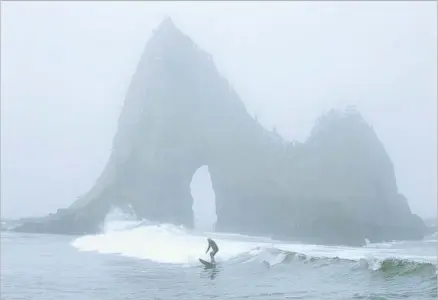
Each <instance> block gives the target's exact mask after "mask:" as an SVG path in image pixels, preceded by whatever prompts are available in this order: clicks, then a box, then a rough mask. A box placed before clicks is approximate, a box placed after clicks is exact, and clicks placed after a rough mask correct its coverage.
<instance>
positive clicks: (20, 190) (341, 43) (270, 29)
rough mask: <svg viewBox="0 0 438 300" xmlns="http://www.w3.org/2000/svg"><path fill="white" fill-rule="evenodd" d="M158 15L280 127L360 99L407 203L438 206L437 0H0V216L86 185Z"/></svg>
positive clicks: (297, 133)
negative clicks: (168, 20)
mask: <svg viewBox="0 0 438 300" xmlns="http://www.w3.org/2000/svg"><path fill="white" fill-rule="evenodd" d="M165 16H170V17H171V18H172V19H173V21H174V23H175V24H176V25H177V26H178V27H179V28H180V29H181V30H183V31H184V32H185V33H186V34H188V35H189V36H190V37H191V38H192V39H193V40H194V41H195V42H196V43H197V44H198V45H199V46H200V47H202V48H204V49H205V50H206V51H207V52H209V53H210V54H211V55H212V57H213V59H214V61H215V63H216V65H217V67H218V68H219V70H220V72H221V73H222V74H223V75H224V76H225V77H226V78H227V79H228V80H229V81H230V83H231V84H232V85H233V86H234V88H235V89H236V90H237V92H238V93H239V94H240V96H241V97H242V100H243V101H244V102H245V105H246V106H247V108H248V111H249V112H250V113H251V114H252V115H254V116H255V115H256V116H257V117H258V120H259V121H260V122H261V123H262V124H263V125H264V126H266V128H268V129H272V128H273V127H275V128H276V130H277V131H278V132H279V133H280V134H281V135H282V136H283V137H285V138H286V139H288V140H295V139H296V140H301V141H303V140H305V138H306V136H307V135H308V133H309V132H310V129H311V127H312V125H313V124H314V122H315V119H316V118H317V117H318V116H319V115H320V114H321V113H323V112H325V111H327V110H328V109H331V108H339V107H342V106H344V105H347V104H354V105H357V107H358V109H359V110H360V111H361V112H362V113H363V115H364V117H365V118H366V119H367V121H368V122H369V123H371V124H372V125H373V127H374V128H375V130H376V132H377V134H378V136H379V137H380V139H381V140H382V141H383V143H384V145H385V148H386V150H387V151H388V153H389V155H390V156H391V158H392V161H393V163H394V166H395V171H396V176H397V182H398V186H399V189H400V192H402V193H403V194H405V195H406V197H407V198H408V199H409V203H410V206H411V209H412V210H413V212H414V213H418V214H419V215H421V216H423V217H430V216H435V215H436V211H437V207H436V201H437V185H436V182H437V117H436V114H437V27H436V23H437V4H436V2H419V1H409V2H408V1H406V2H398V3H397V2H385V3H380V2H377V1H375V2H333V3H332V2H304V1H303V2H293V3H287V2H277V3H268V2H255V3H249V2H245V3H232V2H209V3H181V2H178V3H177V2H164V3H151V2H131V3H129V2H121V1H120V2H119V1H114V2H93V3H89V2H85V1H77V2H62V1H59V2H19V1H17V2H2V3H1V208H2V211H1V215H2V217H7V218H15V217H23V216H30V215H44V214H46V213H48V212H52V211H56V209H58V208H59V207H65V206H67V205H69V204H70V203H72V202H73V201H74V200H75V199H76V198H77V197H79V196H81V195H82V194H84V193H85V192H87V191H88V189H89V188H90V187H91V186H92V185H93V183H94V181H95V180H96V179H97V177H98V176H99V174H100V172H101V171H102V169H103V167H104V165H105V163H106V161H107V159H108V157H109V153H110V150H111V144H112V138H113V136H114V134H115V131H116V129H117V119H118V115H119V113H120V111H121V109H122V106H123V101H124V96H125V93H126V91H127V88H128V84H129V82H130V78H131V76H132V74H133V72H134V69H135V67H136V64H137V62H138V60H139V58H140V55H141V53H142V51H143V48H144V45H145V43H146V42H147V40H148V39H149V37H150V36H151V34H152V30H153V29H154V28H156V27H157V26H158V25H159V23H160V22H161V21H162V19H163V18H164V17H165ZM200 197H202V196H200Z"/></svg>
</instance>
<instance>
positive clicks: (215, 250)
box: [206, 240, 219, 262]
mask: <svg viewBox="0 0 438 300" xmlns="http://www.w3.org/2000/svg"><path fill="white" fill-rule="evenodd" d="M210 248H211V250H213V251H211V252H210V257H211V261H212V262H214V256H215V255H216V253H218V251H219V247H218V246H217V244H216V243H215V242H214V241H213V240H209V241H208V248H207V251H206V253H207V252H208V250H210Z"/></svg>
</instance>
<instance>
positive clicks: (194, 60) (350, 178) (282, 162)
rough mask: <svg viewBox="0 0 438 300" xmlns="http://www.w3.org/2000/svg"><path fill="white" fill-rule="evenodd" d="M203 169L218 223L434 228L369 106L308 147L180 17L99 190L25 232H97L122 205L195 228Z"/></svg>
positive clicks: (394, 235)
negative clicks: (253, 112) (249, 105)
mask: <svg viewBox="0 0 438 300" xmlns="http://www.w3.org/2000/svg"><path fill="white" fill-rule="evenodd" d="M203 165H208V167H209V170H210V174H211V179H212V184H213V188H214V191H215V194H216V209H217V217H218V220H217V224H216V230H218V231H227V232H239V233H245V234H254V235H269V236H272V237H274V238H282V239H295V240H299V241H302V242H313V243H324V244H348V245H362V244H363V243H364V242H365V239H368V240H370V241H384V240H393V239H419V238H422V237H423V235H424V233H425V225H424V223H423V222H422V220H421V219H420V218H419V217H418V216H416V215H413V214H412V213H411V211H410V209H409V206H408V203H407V200H406V199H405V197H404V196H403V195H400V194H399V192H398V189H397V184H396V179H395V175H394V169H393V166H392V163H391V160H390V158H389V156H388V154H387V153H386V151H385V149H384V147H383V145H382V143H381V142H380V141H379V139H378V137H377V136H376V134H375V132H374V130H373V129H372V128H371V127H370V126H369V125H368V124H367V123H366V122H365V121H364V119H363V118H362V117H361V115H360V114H359V112H357V111H356V110H355V109H349V110H346V111H333V112H331V113H329V114H327V115H325V116H322V117H321V118H320V119H319V120H318V122H317V124H316V125H315V127H314V129H313V130H312V133H311V135H310V137H309V139H308V140H307V141H306V142H305V143H291V142H287V141H284V140H283V139H282V138H281V137H279V136H278V135H277V134H276V133H275V132H271V131H268V130H266V129H265V128H263V127H262V126H261V125H260V124H259V123H258V122H257V121H256V120H254V119H253V118H252V117H251V116H250V115H249V114H248V112H247V111H246V108H245V106H244V104H243V102H242V101H241V99H240V98H239V96H238V94H237V93H236V92H235V91H234V90H233V89H232V88H231V86H230V84H229V83H228V82H227V80H226V79H225V78H223V77H222V76H221V75H220V74H219V72H218V71H217V69H216V67H215V65H214V63H213V60H212V58H211V56H210V55H209V54H208V53H206V52H204V51H202V50H201V49H199V48H198V47H197V46H196V45H195V44H194V42H193V41H192V40H191V39H190V38H189V37H187V36H186V35H185V34H183V33H182V32H181V31H180V30H179V29H177V28H176V27H175V25H174V24H173V23H172V21H171V20H170V19H166V20H164V21H163V23H162V24H161V25H160V26H159V28H158V29H157V30H156V31H155V32H154V35H153V37H152V38H151V39H150V40H149V41H148V43H147V45H146V47H145V50H144V53H143V55H142V57H141V58H140V62H139V64H138V66H137V69H136V71H135V74H134V76H133V78H132V81H131V84H130V87H129V90H128V93H127V95H126V99H125V103H124V108H123V111H122V113H121V115H120V119H119V123H118V131H117V133H116V135H115V137H114V140H113V148H112V152H111V156H110V158H109V161H108V163H107V165H106V166H105V169H104V170H103V172H102V174H101V176H100V177H99V178H98V180H97V181H96V183H95V185H94V187H93V188H92V189H91V190H90V191H89V192H88V193H87V194H85V195H83V196H82V197H80V198H79V199H78V200H77V201H75V202H74V203H73V204H72V205H71V206H70V207H68V208H66V209H60V210H59V211H58V212H57V213H55V214H51V215H49V216H47V217H45V218H41V219H35V220H27V221H26V222H24V223H23V224H21V225H20V226H18V227H16V228H15V230H17V231H25V232H45V233H61V234H85V233H95V232H98V231H99V230H100V228H101V224H102V222H103V220H104V218H105V216H106V215H107V213H108V212H109V210H110V209H111V208H112V207H119V208H122V209H127V208H128V207H129V209H130V210H131V211H132V212H134V213H135V215H136V216H137V217H138V218H145V219H148V220H150V221H156V222H163V223H172V224H176V225H184V226H186V227H192V226H193V220H194V218H193V212H192V203H193V199H192V196H191V194H190V182H191V179H192V176H193V174H194V172H195V171H196V170H197V169H198V168H199V167H201V166H203Z"/></svg>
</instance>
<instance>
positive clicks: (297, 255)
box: [72, 215, 437, 278]
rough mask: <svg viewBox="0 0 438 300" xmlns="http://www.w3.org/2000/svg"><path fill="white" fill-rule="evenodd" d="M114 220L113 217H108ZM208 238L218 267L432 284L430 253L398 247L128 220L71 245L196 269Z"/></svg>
mask: <svg viewBox="0 0 438 300" xmlns="http://www.w3.org/2000/svg"><path fill="white" fill-rule="evenodd" d="M113 216H114V215H113ZM208 236H211V237H212V238H213V239H215V241H216V242H217V243H218V245H219V247H220V250H219V252H218V254H217V255H216V261H217V262H218V263H221V264H230V265H233V264H244V263H245V264H246V263H259V264H262V265H264V266H267V267H269V268H272V267H275V266H282V265H283V266H285V265H288V264H297V263H299V264H307V265H309V266H313V267H317V268H321V267H327V266H332V265H335V264H336V265H341V266H342V267H346V268H347V270H346V271H347V272H348V271H351V270H367V271H372V272H380V273H384V274H388V275H406V274H409V275H414V274H423V273H427V274H431V276H434V277H435V278H436V264H437V257H436V254H435V253H434V251H432V252H430V253H427V255H426V254H424V255H418V253H414V252H409V251H406V249H403V248H401V247H398V245H399V243H400V242H397V243H386V244H369V245H367V246H366V247H362V248H354V247H341V246H321V245H307V244H298V243H296V244H294V243H286V242H281V241H274V240H271V239H269V238H263V237H250V236H245V235H239V234H226V233H209V232H194V231H190V230H187V229H185V228H184V227H178V226H174V225H169V224H151V223H149V222H141V221H135V220H134V219H130V218H122V220H120V218H118V217H109V218H107V220H106V222H105V224H104V226H103V228H102V233H101V234H97V235H87V236H82V237H79V238H76V239H75V240H73V241H72V245H73V246H74V247H76V248H77V249H78V250H80V251H94V252H98V253H102V254H119V255H122V256H125V257H131V258H137V259H145V260H149V261H152V262H155V263H165V264H176V265H181V266H195V265H199V262H198V258H204V259H208V255H207V254H206V253H205V251H206V246H207V242H206V238H207V237H208Z"/></svg>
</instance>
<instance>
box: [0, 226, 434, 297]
mask: <svg viewBox="0 0 438 300" xmlns="http://www.w3.org/2000/svg"><path fill="white" fill-rule="evenodd" d="M207 236H211V237H212V238H213V239H215V240H216V242H217V243H218V245H219V247H220V250H219V253H218V254H217V256H216V257H217V258H216V260H217V263H218V265H217V267H216V268H215V269H206V268H204V267H203V266H202V265H201V264H200V263H199V261H198V258H199V257H201V258H205V259H207V258H208V255H207V254H205V250H206V247H207V242H206V237H207ZM436 246H437V244H436V235H434V236H430V237H428V238H427V239H425V240H424V241H418V242H393V243H384V244H369V245H367V246H366V247H362V248H352V247H334V246H332V247H328V246H319V245H305V244H300V243H298V242H297V243H290V242H282V241H274V240H271V239H269V238H263V237H248V236H243V235H238V234H226V233H202V232H193V231H189V230H186V229H184V228H181V227H176V226H172V225H166V224H163V225H157V224H148V223H141V222H136V221H129V220H123V221H116V220H112V221H110V222H108V223H107V224H106V226H105V227H104V228H103V230H102V233H101V234H98V235H90V236H82V237H72V236H60V235H42V234H23V233H14V232H5V231H3V232H1V280H0V282H1V290H0V292H1V299H2V300H3V299H5V300H6V299H8V300H9V299H11V300H12V299H33V300H42V299H56V300H67V299H68V300H70V299H71V300H73V299H75V300H77V299H83V300H98V299H102V300H113V299H114V300H115V299H133V300H134V299H135V300H137V299H142V300H145V299H154V300H158V299H163V300H164V299H165V300H168V299H202V300H204V299H415V300H421V299H437V271H436V265H437V256H436Z"/></svg>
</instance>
